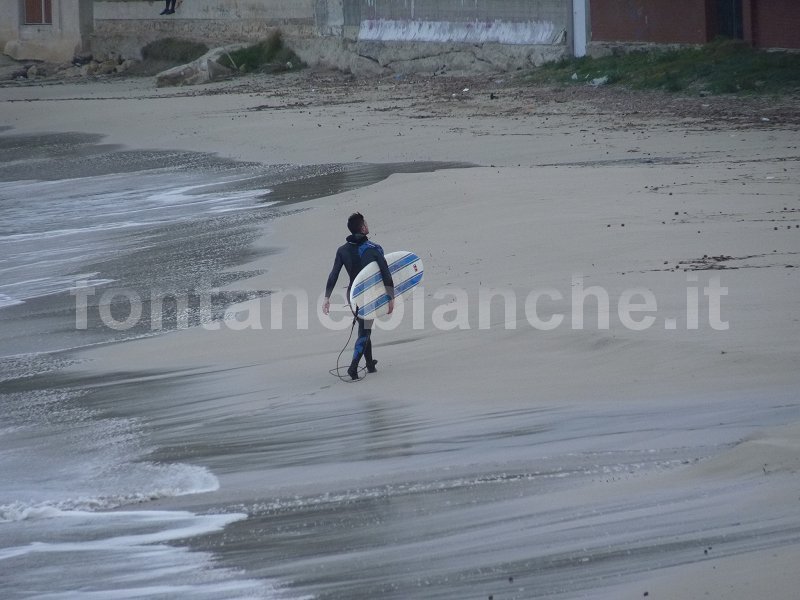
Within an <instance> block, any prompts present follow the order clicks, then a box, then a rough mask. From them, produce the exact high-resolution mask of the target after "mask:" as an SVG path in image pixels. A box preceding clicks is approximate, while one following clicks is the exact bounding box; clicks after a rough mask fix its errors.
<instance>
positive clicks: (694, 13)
mask: <svg viewBox="0 0 800 600" xmlns="http://www.w3.org/2000/svg"><path fill="white" fill-rule="evenodd" d="M589 7H590V8H589V11H590V19H591V40H592V42H595V43H598V42H599V43H604V42H609V43H614V42H628V43H631V42H633V43H655V44H671V43H679V44H703V43H705V42H709V41H711V40H713V39H714V38H716V37H717V36H719V35H724V36H727V37H731V38H737V39H742V40H744V41H746V42H748V43H750V44H752V45H753V46H754V47H756V48H797V49H800V0H590V2H589Z"/></svg>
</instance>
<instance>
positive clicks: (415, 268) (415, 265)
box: [414, 263, 419, 273]
mask: <svg viewBox="0 0 800 600" xmlns="http://www.w3.org/2000/svg"><path fill="white" fill-rule="evenodd" d="M417 271H419V269H418V268H417V263H414V273H416V272H417Z"/></svg>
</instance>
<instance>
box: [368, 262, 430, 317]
mask: <svg viewBox="0 0 800 600" xmlns="http://www.w3.org/2000/svg"><path fill="white" fill-rule="evenodd" d="M423 273H424V271H420V272H419V273H416V274H415V275H412V276H411V277H409V278H408V279H406V280H405V281H403V282H401V283H400V284H399V285H397V286H395V288H394V292H395V297H397V296H399V295H400V294H402V293H403V292H406V291H408V290H410V289H411V288H413V287H414V286H416V285H417V284H418V283H419V282H420V281H421V280H422V274H423ZM388 302H389V294H383V295H382V296H380V297H379V298H376V299H375V300H373V301H372V302H370V303H369V304H367V305H366V306H363V307H361V308H359V309H358V316H359V317H361V318H362V319H363V318H364V315H368V314H371V313H374V312H375V311H376V310H378V309H379V308H380V307H382V306H383V305H384V304H387V303H388Z"/></svg>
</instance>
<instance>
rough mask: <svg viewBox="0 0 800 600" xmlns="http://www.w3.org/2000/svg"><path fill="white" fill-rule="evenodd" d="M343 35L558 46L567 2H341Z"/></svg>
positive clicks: (566, 18)
mask: <svg viewBox="0 0 800 600" xmlns="http://www.w3.org/2000/svg"><path fill="white" fill-rule="evenodd" d="M342 10H343V15H342V16H343V22H344V23H343V24H344V29H345V31H344V33H345V35H350V36H352V35H353V33H354V32H356V37H357V39H359V40H369V41H407V42H444V43H447V42H462V43H501V44H560V43H562V42H563V41H564V39H565V35H566V31H567V29H568V23H569V18H570V15H571V12H570V2H569V0H472V1H469V2H466V1H464V0H429V1H427V2H420V1H416V2H415V1H413V0H412V1H408V0H343V7H342Z"/></svg>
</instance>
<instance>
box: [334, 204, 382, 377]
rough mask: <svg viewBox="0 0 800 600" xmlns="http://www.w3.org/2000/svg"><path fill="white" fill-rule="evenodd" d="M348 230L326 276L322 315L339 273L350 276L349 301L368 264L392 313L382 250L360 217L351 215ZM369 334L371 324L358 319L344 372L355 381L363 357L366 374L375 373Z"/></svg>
mask: <svg viewBox="0 0 800 600" xmlns="http://www.w3.org/2000/svg"><path fill="white" fill-rule="evenodd" d="M347 228H348V229H349V230H350V233H351V235H349V236H347V243H346V244H344V245H343V246H340V247H339V249H338V250H336V260H334V262H333V269H331V274H330V275H328V283H327V285H326V286H325V301H324V302H323V304H322V312H324V313H325V314H326V315H327V314H328V312H330V308H331V292H333V288H334V286H335V285H336V280H337V279H339V272H340V271H341V270H342V267H344V268H345V270H346V271H347V274H348V275H350V284H349V285H348V286H347V297H348V298H349V297H350V288H351V287H352V286H353V280H354V279H355V278H356V275H358V273H359V272H360V271H361V269H363V268H364V267H366V266H367V265H368V264H369V263H371V262H372V261H375V262H377V263H378V268H379V269H380V271H381V277H382V279H383V285H384V286H386V293H387V294H389V313H391V312H392V311H393V310H394V283H393V282H392V275H391V273H390V272H389V266H388V265H387V264H386V259H385V258H384V257H383V248H381V247H380V246H379V245H378V244H375V243H374V242H370V241H369V240H368V239H367V236H368V235H369V227H368V226H367V222H366V221H365V220H364V216H363V215H362V214H361V213H353V214H352V215H350V218H349V219H347ZM351 308H352V309H353V310H354V311H355V310H356V307H355V306H353V307H351ZM371 334H372V321H371V320H370V321H365V320H364V319H358V339H357V340H356V344H355V347H354V348H353V361H352V362H351V363H350V368H349V369H347V374H348V375H350V377H351V378H352V379H358V363H359V361H360V360H361V357H362V356H364V357H365V358H366V359H367V371H368V372H370V373H374V372H375V371H377V369H376V368H375V363H377V362H378V361H377V360H374V359H373V358H372V341H371V340H370V335H371Z"/></svg>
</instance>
